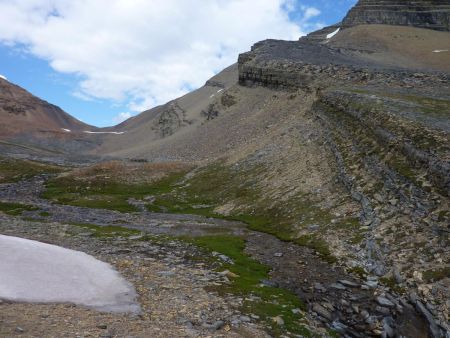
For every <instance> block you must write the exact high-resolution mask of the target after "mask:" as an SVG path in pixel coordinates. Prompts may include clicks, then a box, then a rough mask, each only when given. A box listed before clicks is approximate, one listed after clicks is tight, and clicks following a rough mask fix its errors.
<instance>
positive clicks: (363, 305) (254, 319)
mask: <svg viewBox="0 0 450 338" xmlns="http://www.w3.org/2000/svg"><path fill="white" fill-rule="evenodd" d="M386 3H389V4H390V7H389V9H384V10H383V8H384V7H385V6H386ZM408 3H409V4H408V6H407V7H406V9H407V12H408V13H406V14H405V12H404V10H406V9H405V7H404V6H406V5H404V4H403V3H402V4H399V2H398V1H384V2H380V3H379V4H377V5H376V8H375V7H371V8H372V9H373V11H371V12H370V13H369V12H367V11H368V9H367V6H368V4H367V1H360V2H359V4H358V6H357V7H355V9H354V10H353V11H352V12H350V14H349V16H348V17H347V18H346V19H345V20H344V24H342V25H341V24H337V25H334V26H331V27H326V28H324V29H323V30H320V31H318V32H314V33H312V34H310V35H308V36H307V37H303V38H301V39H300V40H299V41H276V40H266V41H262V42H259V43H256V44H255V45H254V46H253V47H252V49H251V50H250V51H249V52H247V53H244V54H242V55H240V57H239V60H238V63H237V64H235V65H232V66H230V67H229V68H227V69H225V70H224V71H223V72H221V73H219V74H217V75H216V76H215V77H214V78H212V79H211V80H209V81H208V82H206V84H205V86H204V87H202V88H200V89H198V90H196V91H194V92H192V93H189V94H187V95H186V96H184V97H181V98H179V99H176V100H174V101H171V102H169V103H167V104H165V105H162V106H160V107H156V108H153V109H151V110H149V111H146V112H143V113H142V114H140V115H138V116H136V117H134V118H131V119H130V120H127V121H125V122H124V123H122V124H119V125H118V126H115V127H112V128H108V129H101V130H100V131H101V132H103V131H104V132H108V133H109V134H85V133H82V132H81V133H76V132H73V133H72V132H71V133H70V135H69V136H68V135H66V134H69V133H68V132H65V134H64V137H61V138H60V139H58V140H59V141H60V142H59V145H58V146H55V144H54V142H53V141H54V140H52V142H50V143H46V142H45V141H43V138H42V137H41V138H40V140H39V141H36V139H35V138H28V139H26V138H17V137H16V138H10V137H5V138H4V140H2V143H1V144H0V147H1V148H0V149H2V150H4V151H3V152H2V154H3V155H5V157H2V158H1V159H0V217H1V218H0V233H2V234H5V235H12V236H18V237H24V238H29V239H35V240H39V241H42V242H48V243H52V244H57V245H60V246H63V247H66V248H71V249H76V250H80V251H83V252H86V253H89V254H91V255H93V256H94V257H96V258H98V259H100V260H103V261H105V262H109V263H111V264H112V265H113V266H114V267H115V268H116V269H117V270H118V271H119V272H120V273H121V274H122V275H123V276H124V277H125V278H126V279H127V280H128V281H130V282H131V283H132V284H133V285H134V286H135V288H136V290H137V292H138V295H139V296H138V301H139V303H140V304H141V307H142V313H141V314H139V315H113V314H107V313H100V312H95V311H93V310H90V309H85V308H81V307H76V306H73V305H67V304H54V305H48V304H47V305H43V304H33V305H31V304H14V303H11V302H2V303H0V335H2V336H6V337H10V336H11V337H12V336H19V335H20V336H26V337H41V336H52V337H60V336H77V337H87V336H102V337H149V336H151V337H185V336H192V337H208V336H211V337H269V336H272V337H316V336H317V337H337V336H338V337H412V338H416V337H417V338H421V337H433V338H441V337H448V336H449V334H450V325H449V313H450V293H449V290H450V253H449V248H450V245H449V244H450V237H449V236H450V213H449V210H450V200H449V196H450V195H449V194H450V127H449V126H450V124H449V120H450V73H449V72H450V68H449V67H450V62H449V52H448V50H450V45H449V41H450V33H449V32H448V8H449V4H448V1H418V2H408ZM417 6H419V7H420V8H419V9H418V7H417ZM433 6H440V7H439V8H440V9H441V11H440V12H439V13H437V12H436V11H435V10H433V9H432V8H433ZM430 8H431V9H430ZM399 11H400V12H399ZM416 12H420V15H419V14H417V13H416ZM414 13H416V14H414ZM405 18H406V19H408V18H409V19H408V20H406V19H405ZM405 20H406V21H405ZM446 20H447V21H446ZM418 22H419V23H418ZM386 24H389V25H386ZM430 28H431V29H430ZM0 81H2V80H0ZM57 127H58V128H61V127H60V126H59V125H58V126H57ZM55 128H56V127H55ZM64 128H65V127H64ZM80 128H81V129H80V130H81V131H82V130H83V128H85V126H80ZM75 129H76V128H75V127H74V130H75ZM38 134H39V133H38ZM67 138H68V139H67ZM44 139H45V138H44ZM6 155H7V156H6Z"/></svg>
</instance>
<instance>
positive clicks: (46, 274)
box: [0, 235, 140, 312]
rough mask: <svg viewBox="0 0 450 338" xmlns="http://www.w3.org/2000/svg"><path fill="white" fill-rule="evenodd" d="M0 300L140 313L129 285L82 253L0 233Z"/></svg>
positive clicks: (101, 264)
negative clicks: (62, 304)
mask: <svg viewBox="0 0 450 338" xmlns="http://www.w3.org/2000/svg"><path fill="white" fill-rule="evenodd" d="M0 257H1V259H0V299H4V300H9V301H16V302H30V303H73V304H77V305H83V306H87V307H90V308H93V309H95V310H98V311H105V312H139V310H140V308H139V305H138V304H137V303H136V302H135V298H136V292H135V290H134V288H133V286H132V285H131V284H130V283H128V282H127V281H126V280H125V279H124V278H122V277H121V276H120V275H119V273H118V272H116V271H115V270H114V269H113V268H112V267H111V266H110V265H109V264H106V263H104V262H101V261H99V260H97V259H95V258H94V257H92V256H89V255H87V254H85V253H83V252H79V251H74V250H69V249H65V248H62V247H59V246H55V245H50V244H45V243H41V242H36V241H30V240H27V239H23V238H17V237H10V236H3V235H0Z"/></svg>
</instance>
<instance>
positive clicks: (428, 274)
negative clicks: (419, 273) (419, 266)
mask: <svg viewBox="0 0 450 338" xmlns="http://www.w3.org/2000/svg"><path fill="white" fill-rule="evenodd" d="M444 278H450V267H445V268H441V269H435V270H427V271H424V272H423V279H424V281H425V282H427V283H430V282H433V281H434V282H436V281H439V280H441V279H444Z"/></svg>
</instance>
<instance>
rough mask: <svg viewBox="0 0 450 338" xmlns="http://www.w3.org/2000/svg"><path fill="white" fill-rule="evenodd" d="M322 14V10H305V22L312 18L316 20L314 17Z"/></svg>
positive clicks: (313, 8) (310, 8) (308, 8)
mask: <svg viewBox="0 0 450 338" xmlns="http://www.w3.org/2000/svg"><path fill="white" fill-rule="evenodd" d="M320 13H321V12H320V10H318V9H317V8H315V7H307V8H306V9H305V14H304V16H303V18H304V20H309V19H311V18H314V17H316V16H318V15H320Z"/></svg>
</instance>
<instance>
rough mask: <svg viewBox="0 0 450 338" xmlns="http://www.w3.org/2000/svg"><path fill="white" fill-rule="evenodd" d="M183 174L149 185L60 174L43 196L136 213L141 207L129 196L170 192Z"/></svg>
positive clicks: (75, 203)
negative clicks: (130, 200)
mask: <svg viewBox="0 0 450 338" xmlns="http://www.w3.org/2000/svg"><path fill="white" fill-rule="evenodd" d="M183 176H184V175H183V174H181V173H177V174H173V175H169V176H167V177H164V178H162V179H160V180H158V181H156V182H153V183H147V184H124V183H119V182H115V181H109V180H106V179H103V178H98V179H92V180H90V181H81V180H77V179H75V178H73V177H57V178H54V179H52V180H50V181H49V182H48V183H47V185H46V191H45V192H44V193H43V195H42V196H43V197H44V198H46V199H49V200H52V201H54V202H56V203H60V204H67V205H74V206H80V207H88V208H98V209H109V210H116V211H120V212H135V211H138V210H137V208H136V207H135V206H133V205H131V204H129V203H128V199H130V198H135V199H143V198H144V197H146V196H153V195H159V194H163V193H166V192H169V191H171V190H172V185H173V184H175V183H176V182H177V181H178V180H179V179H180V178H181V177H183Z"/></svg>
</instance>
